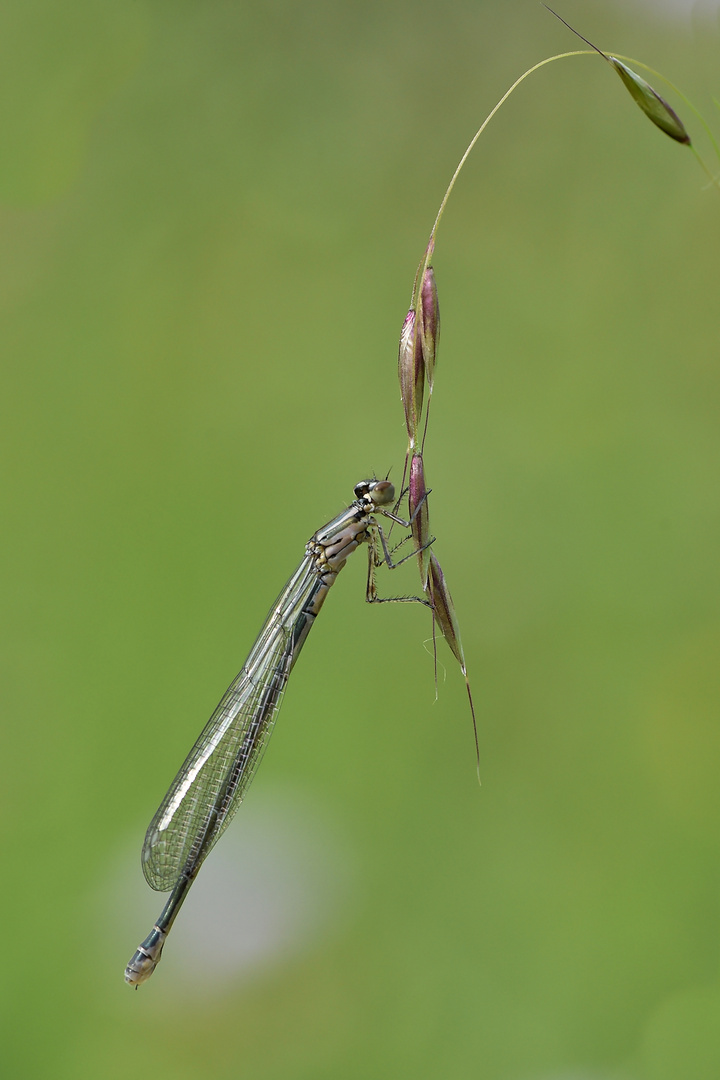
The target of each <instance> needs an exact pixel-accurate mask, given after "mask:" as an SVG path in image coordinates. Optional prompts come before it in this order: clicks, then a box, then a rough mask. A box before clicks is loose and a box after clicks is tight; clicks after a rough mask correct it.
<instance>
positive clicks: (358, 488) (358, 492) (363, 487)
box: [353, 480, 372, 499]
mask: <svg viewBox="0 0 720 1080" xmlns="http://www.w3.org/2000/svg"><path fill="white" fill-rule="evenodd" d="M371 486H372V480H361V481H360V482H359V483H358V484H356V485H355V487H354V488H353V490H354V492H355V498H356V499H363V498H364V497H365V496H366V495H367V493H368V491H369V490H370V487H371Z"/></svg>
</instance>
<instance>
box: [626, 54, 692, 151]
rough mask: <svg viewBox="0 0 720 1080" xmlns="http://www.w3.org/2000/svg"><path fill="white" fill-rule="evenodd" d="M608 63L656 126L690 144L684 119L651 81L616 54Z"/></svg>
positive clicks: (673, 137)
mask: <svg viewBox="0 0 720 1080" xmlns="http://www.w3.org/2000/svg"><path fill="white" fill-rule="evenodd" d="M607 60H608V63H609V64H610V65H611V66H612V67H613V68H614V69H615V71H617V73H618V75H619V76H620V78H621V79H622V81H623V83H624V84H625V86H626V87H627V89H628V91H629V92H630V95H631V96H632V98H633V101H635V102H636V104H637V105H639V107H640V108H641V109H642V111H643V112H644V113H645V115H646V116H647V117H648V118H649V119H650V120H652V122H653V124H655V126H656V127H659V128H660V130H661V131H664V132H665V134H666V135H669V136H670V138H671V139H675V141H676V142H679V143H684V144H685V145H686V146H689V145H690V136H689V135H688V133H687V130H686V128H685V125H684V124H683V122H682V120H681V119H680V117H679V116H678V114H677V113H676V112H675V110H674V109H672V108H671V107H670V106H669V105H668V103H667V101H665V99H664V98H662V97H660V95H659V94H658V93H657V91H656V90H653V88H652V86H651V85H650V83H648V82H646V81H645V79H642V78H641V77H640V76H639V75H638V74H636V72H634V71H633V70H632V68H629V67H628V66H627V64H623V63H622V61H621V60H618V59H616V57H614V56H608V57H607Z"/></svg>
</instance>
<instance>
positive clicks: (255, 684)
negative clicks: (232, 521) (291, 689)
mask: <svg viewBox="0 0 720 1080" xmlns="http://www.w3.org/2000/svg"><path fill="white" fill-rule="evenodd" d="M394 498H395V489H394V487H393V485H392V484H391V483H390V482H389V480H363V481H361V482H360V483H359V484H356V486H355V500H354V501H353V502H352V503H351V504H350V506H349V507H348V508H347V510H344V511H343V512H342V513H341V514H338V516H337V517H336V518H333V520H332V521H330V522H328V524H327V525H325V526H324V527H323V528H322V529H320V530H319V531H318V532H316V533H315V535H314V536H313V537H312V539H311V540H309V541H308V543H307V546H306V549H305V557H304V558H303V560H302V562H301V563H300V566H299V567H298V568H297V570H296V571H295V573H294V574H293V576H292V577H291V578H290V580H289V581H288V583H287V585H286V586H285V588H284V589H283V591H282V592H281V593H280V596H279V597H278V598H277V600H276V601H275V603H274V604H273V607H272V609H271V611H270V614H269V615H268V617H267V620H266V622H265V625H264V626H263V628H262V630H261V631H260V634H259V636H258V639H257V641H256V642H255V644H254V645H253V647H252V649H251V651H250V655H249V656H248V658H247V660H246V661H245V664H244V666H243V668H242V670H241V671H240V673H239V675H238V676H237V678H236V679H234V680H233V682H232V683H231V684H230V686H229V687H228V689H227V691H226V692H225V694H224V695H223V697H222V699H221V701H220V704H219V705H218V707H217V708H216V709H215V712H214V713H213V714H212V716H211V717H210V720H209V721H208V723H207V725H206V726H205V728H204V730H203V732H202V734H201V735H200V737H199V739H198V740H197V742H196V743H195V745H194V746H193V748H192V750H191V751H190V753H189V754H188V756H187V758H186V759H185V762H184V764H183V766H182V768H181V769H180V771H179V772H178V774H177V776H176V777H175V779H174V781H173V783H172V785H171V786H170V790H169V791H168V793H167V794H166V796H165V798H164V799H163V801H162V802H161V803H160V806H159V808H158V811H157V813H156V814H155V817H154V818H153V819H152V821H151V822H150V825H149V827H148V831H147V833H146V835H145V843H144V845H143V850H142V867H143V873H144V874H145V879H146V881H147V882H148V884H149V885H150V886H151V887H152V888H153V889H156V890H157V891H158V892H167V891H169V890H172V891H171V892H170V897H169V899H168V902H167V903H166V905H165V907H164V908H163V910H162V914H161V915H160V918H159V919H158V921H157V922H156V923H155V925H154V927H153V929H152V931H151V932H150V934H148V936H147V937H146V938H145V940H144V941H143V942H142V944H141V945H139V946H138V948H137V951H136V952H135V954H134V955H133V957H132V959H131V960H130V963H129V964H128V965H127V967H126V969H125V979H126V981H127V982H129V983H130V984H131V985H133V986H135V987H137V986H138V985H139V984H140V983H141V982H144V981H145V980H146V979H148V978H149V977H150V976H151V975H152V973H153V971H154V970H155V968H156V967H157V964H158V963H159V961H160V956H161V953H162V949H163V945H164V944H165V939H166V938H167V935H168V933H169V932H170V928H171V927H172V924H173V922H174V921H175V917H176V916H177V913H178V911H179V910H180V908H181V906H182V904H183V902H184V900H185V897H186V896H187V894H188V890H189V889H190V886H191V885H192V883H193V881H194V880H195V877H196V876H197V873H198V870H199V869H200V867H201V865H202V863H203V860H204V859H205V857H206V856H207V854H208V852H209V851H210V849H211V848H212V847H213V845H214V844H215V841H216V840H217V839H218V837H219V836H221V835H222V833H223V832H224V831H225V829H226V828H227V826H228V824H229V822H230V820H231V818H232V817H233V815H234V813H235V811H236V810H237V808H238V806H239V805H240V803H241V801H242V798H243V796H244V794H245V791H246V790H247V787H248V785H249V784H250V781H251V780H252V778H253V776H254V774H255V770H256V769H257V766H258V763H259V761H260V758H261V757H262V753H263V751H264V749H265V746H266V745H267V741H268V738H269V737H270V732H271V731H272V726H273V723H274V720H275V717H276V715H277V711H278V709H279V708H280V703H281V701H282V696H283V693H284V691H285V686H286V684H287V681H288V678H289V676H290V672H291V671H292V669H293V665H294V664H295V661H296V660H297V658H298V655H299V653H300V650H301V649H302V647H303V645H304V644H305V639H306V638H307V635H308V633H309V632H310V628H311V626H312V625H313V623H314V621H315V618H316V616H317V614H318V612H319V611H320V608H321V607H322V605H323V604H324V602H325V598H326V596H327V594H328V592H329V591H330V588H331V587H332V585H333V584H334V582H335V579H336V578H337V576H338V574H339V573H340V571H341V570H342V568H343V566H344V565H345V561H346V559H347V558H348V556H349V555H351V554H352V552H353V551H355V549H356V548H357V547H358V546H359V545H360V544H362V543H367V544H368V579H367V599H368V601H370V602H371V603H382V602H383V599H384V598H381V597H379V596H378V595H377V590H376V588H375V570H376V569H377V567H379V566H380V565H381V564H382V563H383V562H385V563H386V564H387V565H388V566H389V567H390V568H391V569H394V568H395V567H396V566H399V565H400V564H401V563H402V562H404V561H405V559H399V560H398V561H397V562H393V560H392V552H391V551H390V549H389V547H388V544H387V541H386V539H385V534H384V532H383V530H382V526H381V525H380V523H379V522H378V521H377V519H376V517H375V516H374V515H376V514H377V515H382V516H383V517H385V518H389V519H390V520H391V521H395V522H397V523H398V524H400V525H402V526H404V527H405V528H409V527H410V526H411V525H412V523H413V517H412V516H411V519H410V521H403V519H402V518H400V517H398V516H397V515H396V513H395V510H397V506H395V507H394V509H393V510H390V509H388V507H389V506H390V504H392V502H393V500H394ZM423 501H424V500H423ZM419 509H420V507H417V508H416V510H415V514H417V512H418V510H419ZM432 543H433V538H427V540H426V546H428V547H429V545H430V544H432ZM415 554H416V553H415V552H413V553H412V554H411V555H409V556H407V558H413V557H414V556H415ZM387 599H392V600H406V601H419V602H420V603H423V604H427V601H426V600H423V599H421V598H420V597H417V596H405V597H392V598H387Z"/></svg>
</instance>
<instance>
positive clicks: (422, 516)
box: [408, 454, 430, 592]
mask: <svg viewBox="0 0 720 1080" xmlns="http://www.w3.org/2000/svg"><path fill="white" fill-rule="evenodd" d="M408 507H409V510H410V517H411V518H412V519H413V521H412V525H411V526H410V529H411V531H412V536H413V540H414V542H415V548H416V550H417V560H418V567H419V568H420V579H421V581H422V587H423V592H426V591H427V587H428V571H429V567H430V548H429V547H425V550H424V551H420V548H422V547H424V545H426V544H427V542H428V540H429V539H430V511H429V508H428V503H427V485H426V483H425V466H424V465H423V459H422V454H413V456H412V460H411V462H410V481H409V485H408ZM416 511H417V513H416ZM413 515H415V516H414V517H413Z"/></svg>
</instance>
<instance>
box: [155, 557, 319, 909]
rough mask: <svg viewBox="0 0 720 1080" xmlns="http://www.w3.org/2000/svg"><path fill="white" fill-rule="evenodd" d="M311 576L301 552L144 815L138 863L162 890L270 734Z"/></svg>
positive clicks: (229, 800) (213, 835)
mask: <svg viewBox="0 0 720 1080" xmlns="http://www.w3.org/2000/svg"><path fill="white" fill-rule="evenodd" d="M317 583H318V577H317V574H316V573H315V571H314V569H313V566H312V562H311V560H310V559H309V558H307V557H306V558H305V559H304V560H303V562H302V563H301V564H300V566H299V567H298V569H297V571H296V572H295V574H294V575H293V576H292V577H291V579H290V581H289V582H288V583H287V585H286V586H285V588H284V589H283V591H282V592H281V593H280V596H279V597H278V598H277V600H276V602H275V604H274V605H273V607H272V610H271V611H270V614H269V615H268V618H267V620H266V622H265V625H264V626H263V628H262V630H261V631H260V635H259V637H258V639H257V641H256V642H255V644H254V645H253V647H252V650H251V652H250V655H249V656H248V658H247V660H246V661H245V664H244V666H243V668H242V670H241V671H240V673H239V674H238V675H237V677H236V678H235V679H234V680H233V681H232V683H231V684H230V686H229V687H228V689H227V690H226V691H225V693H224V694H223V697H222V699H221V700H220V703H219V705H218V706H217V708H216V709H215V712H214V713H213V714H212V716H211V717H210V720H209V721H208V723H207V724H206V726H205V728H204V729H203V731H202V733H201V735H200V737H199V738H198V740H197V742H196V743H195V745H194V746H193V748H192V750H191V751H190V753H189V754H188V756H187V758H186V759H185V762H184V764H183V766H182V768H181V769H180V771H179V772H178V774H177V776H176V777H175V780H174V781H173V783H172V785H171V787H170V790H169V791H168V793H167V794H166V796H165V798H164V799H163V801H162V802H161V804H160V806H159V808H158V810H157V813H156V814H155V816H154V818H153V819H152V821H151V822H150V825H149V827H148V830H147V833H146V835H145V843H144V844H143V850H142V867H143V873H144V874H145V879H146V880H147V882H148V884H149V885H150V886H152V888H153V889H157V890H158V891H160V892H164V891H167V890H168V889H171V888H172V887H173V886H174V885H175V883H176V882H177V880H178V878H179V877H180V875H181V874H182V872H183V870H185V869H186V868H189V867H197V866H198V865H199V863H200V862H202V860H203V859H204V858H205V856H206V855H207V854H208V852H209V851H210V849H211V848H212V846H213V845H214V843H215V841H216V840H217V839H218V837H219V836H220V835H221V834H222V833H223V832H224V830H225V829H226V828H227V825H228V824H229V822H230V820H231V819H232V817H233V815H234V813H235V811H236V810H237V808H238V806H239V805H240V803H241V801H242V798H243V795H244V793H245V791H246V789H247V787H248V785H249V783H250V781H251V780H252V778H253V776H254V774H255V770H256V768H257V766H258V764H259V762H260V759H261V757H262V754H263V751H264V749H265V746H266V745H267V742H268V739H269V737H270V733H271V731H272V727H273V723H274V720H275V717H276V716H277V711H278V709H279V708H280V704H281V701H282V696H283V692H284V690H285V686H286V684H287V680H288V678H289V675H290V671H291V669H292V665H293V663H294V661H295V659H296V657H297V653H298V651H299V648H297V647H296V643H297V642H298V639H299V638H300V644H302V641H303V640H304V635H302V637H301V636H300V635H301V631H302V629H303V624H304V622H305V619H306V616H305V614H304V612H303V608H304V607H305V606H306V604H307V603H308V600H309V598H310V597H311V596H312V593H313V591H314V590H315V589H317Z"/></svg>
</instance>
